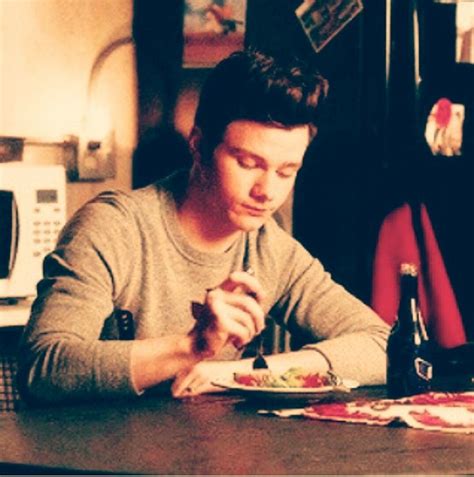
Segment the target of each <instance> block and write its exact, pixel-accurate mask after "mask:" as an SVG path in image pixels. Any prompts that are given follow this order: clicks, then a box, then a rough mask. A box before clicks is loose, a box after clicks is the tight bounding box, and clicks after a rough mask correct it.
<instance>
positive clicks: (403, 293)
mask: <svg viewBox="0 0 474 477" xmlns="http://www.w3.org/2000/svg"><path fill="white" fill-rule="evenodd" d="M417 318H418V282H417V277H416V276H412V275H402V276H401V277H400V305H399V308H398V321H399V323H400V325H401V326H411V325H412V324H413V323H415V322H416V321H417Z"/></svg>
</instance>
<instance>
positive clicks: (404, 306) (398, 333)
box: [387, 263, 433, 398]
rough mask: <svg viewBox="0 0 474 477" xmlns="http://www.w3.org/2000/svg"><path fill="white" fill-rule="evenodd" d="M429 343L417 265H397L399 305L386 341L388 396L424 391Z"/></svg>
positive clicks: (429, 375) (430, 370) (428, 373)
mask: <svg viewBox="0 0 474 477" xmlns="http://www.w3.org/2000/svg"><path fill="white" fill-rule="evenodd" d="M431 354H432V352H431V344H430V341H429V338H428V335H427V333H426V328H425V325H424V323H423V317H422V316H421V312H420V307H419V302H418V270H417V267H416V265H413V264H411V263H402V264H401V266H400V304H399V307H398V315H397V320H396V321H395V324H394V325H393V328H392V331H391V333H390V336H389V338H388V343H387V395H388V397H389V398H399V397H402V396H411V395H413V394H420V393H423V392H427V391H429V390H430V388H431V379H432V376H433V366H432V364H431V363H432V357H431Z"/></svg>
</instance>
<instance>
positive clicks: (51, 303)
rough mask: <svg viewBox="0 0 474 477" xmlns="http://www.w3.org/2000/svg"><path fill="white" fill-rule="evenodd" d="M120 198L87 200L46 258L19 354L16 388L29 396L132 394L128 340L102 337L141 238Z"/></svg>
mask: <svg viewBox="0 0 474 477" xmlns="http://www.w3.org/2000/svg"><path fill="white" fill-rule="evenodd" d="M124 197H125V195H124ZM123 202H124V200H123V199H122V200H116V197H115V194H114V193H109V194H108V195H107V194H104V195H102V197H101V198H100V199H99V200H97V199H96V200H95V201H92V202H91V203H88V204H86V205H85V206H84V207H83V208H82V209H81V210H80V211H79V212H78V213H76V215H75V216H74V217H73V219H72V220H71V221H70V222H69V224H68V225H67V226H66V227H65V229H64V231H63V232H62V234H61V237H60V239H59V241H58V245H57V247H56V249H55V251H54V252H53V253H51V254H50V255H49V256H47V257H46V259H45V261H44V265H43V272H44V273H43V279H42V280H41V281H40V282H39V284H38V287H37V292H38V293H37V298H36V299H35V301H34V303H33V306H32V313H31V317H30V320H29V322H28V324H27V326H26V327H25V331H24V334H23V339H22V343H21V345H20V353H19V372H18V381H19V388H20V392H21V393H22V395H23V397H24V398H25V399H27V400H30V401H31V400H33V401H49V402H53V401H62V400H66V399H87V398H98V397H106V396H113V395H127V394H129V395H133V394H134V393H135V391H134V388H133V385H132V382H131V376H130V350H131V342H127V341H103V340H100V335H101V331H102V329H103V327H104V323H105V322H106V320H107V318H108V317H110V316H111V315H112V313H113V310H114V300H115V299H116V298H117V296H118V295H119V294H120V291H121V290H120V288H121V286H122V283H124V282H125V277H126V276H127V275H128V274H129V271H130V267H131V264H132V263H133V250H134V249H136V247H134V241H136V240H137V239H138V237H137V235H136V233H135V232H134V230H135V229H136V227H134V226H133V220H131V219H130V217H129V216H128V215H129V214H128V213H127V208H126V207H125V206H124V205H123Z"/></svg>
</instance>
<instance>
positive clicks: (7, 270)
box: [0, 162, 66, 299]
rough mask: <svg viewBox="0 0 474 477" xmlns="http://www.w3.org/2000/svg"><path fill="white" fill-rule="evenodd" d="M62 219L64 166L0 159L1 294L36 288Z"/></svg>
mask: <svg viewBox="0 0 474 477" xmlns="http://www.w3.org/2000/svg"><path fill="white" fill-rule="evenodd" d="M65 220H66V174H65V170H64V167H63V166H61V165H32V164H27V163H23V162H6V163H0V299H5V298H25V297H30V296H34V295H35V294H36V285H37V283H38V281H39V280H40V279H41V277H42V267H43V259H44V257H45V256H46V254H48V253H49V252H50V251H51V250H53V248H54V247H55V245H56V240H57V238H58V235H59V232H60V230H61V229H62V227H63V225H64V223H65Z"/></svg>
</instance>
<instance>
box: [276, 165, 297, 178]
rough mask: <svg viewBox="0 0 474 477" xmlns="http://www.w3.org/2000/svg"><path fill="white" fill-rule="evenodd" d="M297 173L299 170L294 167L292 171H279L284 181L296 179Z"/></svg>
mask: <svg viewBox="0 0 474 477" xmlns="http://www.w3.org/2000/svg"><path fill="white" fill-rule="evenodd" d="M297 172H298V171H297V169H294V168H293V167H292V168H291V169H282V170H281V171H278V172H277V174H278V175H279V176H280V177H282V178H284V179H290V178H292V177H295V176H296V173H297Z"/></svg>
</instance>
